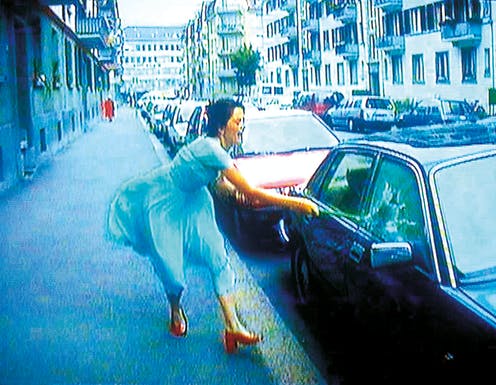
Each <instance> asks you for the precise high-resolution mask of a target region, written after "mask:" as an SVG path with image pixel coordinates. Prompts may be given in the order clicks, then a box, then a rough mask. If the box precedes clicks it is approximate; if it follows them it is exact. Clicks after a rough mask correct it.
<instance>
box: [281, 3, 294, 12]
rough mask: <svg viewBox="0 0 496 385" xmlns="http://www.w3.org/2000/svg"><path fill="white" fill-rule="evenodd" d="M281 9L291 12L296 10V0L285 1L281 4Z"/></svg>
mask: <svg viewBox="0 0 496 385" xmlns="http://www.w3.org/2000/svg"><path fill="white" fill-rule="evenodd" d="M281 9H282V10H284V11H288V12H291V11H292V10H296V0H286V1H284V2H283V3H282V4H281Z"/></svg>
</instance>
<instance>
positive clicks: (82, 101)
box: [0, 0, 119, 191]
mask: <svg viewBox="0 0 496 385" xmlns="http://www.w3.org/2000/svg"><path fill="white" fill-rule="evenodd" d="M110 37H112V38H111V39H109V38H110ZM0 49H1V50H2V54H1V55H0V98H1V100H2V101H3V102H2V103H1V104H0V191H4V190H7V189H9V188H11V187H13V186H14V185H16V184H17V183H18V182H19V181H20V180H21V179H23V178H24V177H26V176H29V175H30V174H32V173H33V172H34V171H35V170H36V168H37V167H38V166H39V165H40V164H41V163H42V162H43V161H45V160H46V159H48V158H50V157H51V156H52V155H53V154H54V153H55V152H56V151H58V150H59V149H61V148H62V147H63V146H64V145H66V144H67V143H68V142H70V141H72V140H73V139H74V138H76V137H77V136H78V135H80V134H82V133H83V132H84V130H85V129H86V127H87V126H88V124H89V123H90V122H91V121H92V120H94V119H96V118H99V116H100V102H101V100H102V99H103V97H104V95H105V96H106V95H107V94H108V93H109V92H112V90H111V83H112V81H113V79H114V75H115V74H118V72H119V59H118V52H119V13H118V7H117V1H114V0H98V1H97V0H94V1H83V0H39V1H27V0H3V1H2V2H0ZM117 76H118V75H117Z"/></svg>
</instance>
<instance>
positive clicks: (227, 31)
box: [217, 24, 244, 35]
mask: <svg viewBox="0 0 496 385" xmlns="http://www.w3.org/2000/svg"><path fill="white" fill-rule="evenodd" d="M217 32H218V33H219V34H220V35H242V34H243V32H244V30H243V25H241V24H221V25H219V27H218V29H217Z"/></svg>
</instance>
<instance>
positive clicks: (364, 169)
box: [320, 154, 373, 216]
mask: <svg viewBox="0 0 496 385" xmlns="http://www.w3.org/2000/svg"><path fill="white" fill-rule="evenodd" d="M372 160H373V158H372V157H371V156H365V155H362V154H346V155H344V156H342V157H341V159H340V161H339V164H337V166H336V167H334V168H333V169H332V170H331V172H330V174H329V175H328V176H327V177H326V180H325V181H324V183H323V186H322V191H321V196H320V200H321V202H323V203H324V204H326V205H328V206H330V207H333V208H334V209H337V210H340V211H342V212H343V213H344V214H346V215H352V216H353V215H357V214H358V213H359V211H360V203H361V201H362V196H363V193H364V192H365V189H366V187H367V185H368V183H369V179H370V174H371V172H370V171H371V167H372Z"/></svg>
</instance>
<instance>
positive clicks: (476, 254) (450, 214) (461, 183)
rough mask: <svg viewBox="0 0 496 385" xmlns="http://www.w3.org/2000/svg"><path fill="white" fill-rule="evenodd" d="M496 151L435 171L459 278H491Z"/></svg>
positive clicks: (495, 258)
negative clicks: (483, 156) (489, 154)
mask: <svg viewBox="0 0 496 385" xmlns="http://www.w3.org/2000/svg"><path fill="white" fill-rule="evenodd" d="M494 170H496V155H492V156H488V157H485V158H480V159H474V160H471V161H467V162H463V163H458V164H455V165H453V166H450V167H447V168H443V169H441V170H439V171H438V172H437V173H436V175H435V181H436V186H437V191H438V195H439V205H440V208H441V212H442V216H443V219H444V224H445V226H446V232H447V236H448V239H449V246H450V251H451V254H452V256H453V259H454V263H455V265H456V269H457V271H458V272H459V273H460V278H461V279H463V278H464V279H466V280H478V281H479V280H481V279H494V278H495V275H494V273H490V272H491V271H493V272H494V271H495V270H496V251H495V250H496V237H495V236H494V229H496V215H495V213H496V199H495V197H494V186H496V173H495V172H494Z"/></svg>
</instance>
